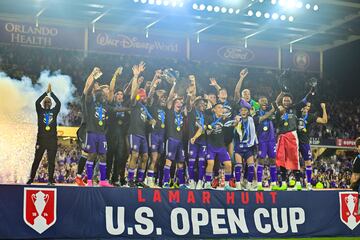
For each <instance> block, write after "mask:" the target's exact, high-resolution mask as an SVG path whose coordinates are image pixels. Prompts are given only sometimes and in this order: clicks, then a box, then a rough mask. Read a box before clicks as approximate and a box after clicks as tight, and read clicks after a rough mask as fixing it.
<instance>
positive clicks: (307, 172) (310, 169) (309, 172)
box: [305, 166, 312, 183]
mask: <svg viewBox="0 0 360 240" xmlns="http://www.w3.org/2000/svg"><path fill="white" fill-rule="evenodd" d="M305 172H306V181H307V182H308V183H311V174H312V167H311V166H307V167H306V170H305Z"/></svg>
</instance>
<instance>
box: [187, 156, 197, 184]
mask: <svg viewBox="0 0 360 240" xmlns="http://www.w3.org/2000/svg"><path fill="white" fill-rule="evenodd" d="M194 165H195V159H194V158H190V159H189V166H188V173H189V179H190V180H194Z"/></svg>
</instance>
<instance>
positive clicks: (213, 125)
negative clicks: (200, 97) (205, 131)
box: [210, 113, 221, 127]
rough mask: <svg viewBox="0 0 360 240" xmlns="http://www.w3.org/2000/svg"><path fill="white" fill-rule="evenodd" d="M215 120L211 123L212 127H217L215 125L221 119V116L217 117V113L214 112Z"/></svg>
mask: <svg viewBox="0 0 360 240" xmlns="http://www.w3.org/2000/svg"><path fill="white" fill-rule="evenodd" d="M213 118H214V121H213V122H212V123H211V124H210V126H211V127H215V125H216V124H217V123H218V122H219V121H220V120H221V117H219V118H218V119H216V116H215V113H214V114H213Z"/></svg>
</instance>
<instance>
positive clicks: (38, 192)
mask: <svg viewBox="0 0 360 240" xmlns="http://www.w3.org/2000/svg"><path fill="white" fill-rule="evenodd" d="M23 218H24V221H25V223H26V224H27V225H28V226H29V227H31V228H32V229H34V230H35V231H37V232H38V233H40V234H41V233H43V232H44V231H45V230H47V229H48V228H49V227H51V226H52V225H54V223H55V222H56V188H24V210H23Z"/></svg>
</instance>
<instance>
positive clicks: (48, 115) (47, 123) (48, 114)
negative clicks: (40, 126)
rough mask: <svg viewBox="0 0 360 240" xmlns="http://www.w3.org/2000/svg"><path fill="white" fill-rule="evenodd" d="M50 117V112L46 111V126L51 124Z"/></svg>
mask: <svg viewBox="0 0 360 240" xmlns="http://www.w3.org/2000/svg"><path fill="white" fill-rule="evenodd" d="M49 119H50V113H49V112H47V113H45V125H46V127H48V126H49Z"/></svg>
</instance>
